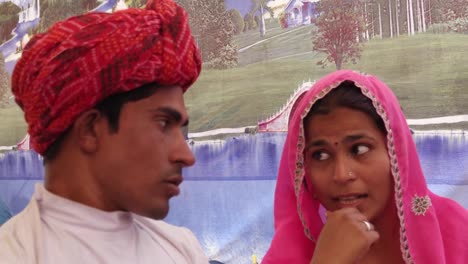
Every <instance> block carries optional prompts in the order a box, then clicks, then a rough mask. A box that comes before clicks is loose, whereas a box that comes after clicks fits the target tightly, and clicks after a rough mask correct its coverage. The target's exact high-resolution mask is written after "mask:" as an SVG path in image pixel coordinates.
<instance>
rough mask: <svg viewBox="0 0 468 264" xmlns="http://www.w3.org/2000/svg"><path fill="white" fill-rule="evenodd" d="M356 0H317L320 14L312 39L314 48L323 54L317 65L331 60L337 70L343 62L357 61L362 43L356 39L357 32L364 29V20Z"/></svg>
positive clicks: (323, 64)
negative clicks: (316, 29)
mask: <svg viewBox="0 0 468 264" xmlns="http://www.w3.org/2000/svg"><path fill="white" fill-rule="evenodd" d="M358 4H359V2H358V1H356V0H322V1H320V2H319V3H318V5H317V12H318V13H319V14H320V15H319V16H318V18H317V21H316V25H317V28H318V33H317V36H316V37H315V39H314V40H313V44H314V47H313V50H314V51H317V52H321V53H325V54H326V58H325V59H323V60H321V61H319V62H317V64H318V65H322V66H325V65H326V64H327V63H328V62H333V63H335V66H336V69H337V70H339V69H341V67H342V65H343V63H346V62H348V61H351V62H353V63H356V61H357V60H358V59H359V57H360V56H361V52H362V44H361V43H360V42H359V41H357V40H356V35H358V34H359V33H361V32H363V29H364V22H363V19H362V16H361V15H360V14H359V7H358V6H357V5H358Z"/></svg>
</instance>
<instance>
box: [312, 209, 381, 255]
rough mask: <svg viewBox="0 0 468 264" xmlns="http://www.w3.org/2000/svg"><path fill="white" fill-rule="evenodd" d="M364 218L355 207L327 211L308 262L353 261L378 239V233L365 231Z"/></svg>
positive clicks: (366, 228)
mask: <svg viewBox="0 0 468 264" xmlns="http://www.w3.org/2000/svg"><path fill="white" fill-rule="evenodd" d="M364 221H367V219H366V217H365V216H364V215H363V214H361V213H360V212H359V210H358V209H356V208H343V209H340V210H336V211H334V212H327V222H326V224H325V226H324V227H323V229H322V232H321V233H320V236H319V238H318V241H317V245H316V247H315V251H314V256H313V257H312V260H311V262H310V263H311V264H323V263H337V264H348V263H349V264H355V263H357V262H358V261H359V260H360V259H361V258H362V257H364V256H365V255H366V253H367V252H368V251H369V249H370V247H371V245H372V244H373V243H374V242H375V241H377V239H379V233H377V232H376V231H375V230H373V227H372V230H368V227H367V226H366V224H365V223H364Z"/></svg>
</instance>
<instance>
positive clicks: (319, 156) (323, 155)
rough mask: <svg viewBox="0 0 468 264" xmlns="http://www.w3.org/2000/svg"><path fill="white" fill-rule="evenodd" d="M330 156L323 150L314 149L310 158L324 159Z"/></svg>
mask: <svg viewBox="0 0 468 264" xmlns="http://www.w3.org/2000/svg"><path fill="white" fill-rule="evenodd" d="M329 157H330V155H329V154H328V153H326V152H323V151H316V152H314V153H312V158H313V159H315V160H326V159H328V158H329Z"/></svg>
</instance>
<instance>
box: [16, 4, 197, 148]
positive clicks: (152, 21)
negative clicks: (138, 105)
mask: <svg viewBox="0 0 468 264" xmlns="http://www.w3.org/2000/svg"><path fill="white" fill-rule="evenodd" d="M200 70H201V58H200V53H199V50H198V48H197V46H196V44H195V41H194V39H193V37H192V34H191V31H190V28H189V26H188V17H187V14H186V12H185V11H184V10H183V9H182V8H181V7H180V6H178V5H177V4H175V3H174V2H173V1H172V0H149V1H148V3H147V5H146V8H145V9H127V10H122V11H118V12H115V13H112V14H107V13H88V14H85V15H81V16H76V17H72V18H69V19H67V20H65V21H62V22H58V23H56V24H54V25H53V26H52V27H51V28H50V29H49V30H48V31H47V32H46V33H44V34H38V35H35V36H34V37H33V38H32V39H31V40H30V41H29V43H28V45H27V46H26V48H25V49H24V52H23V54H22V57H21V59H20V60H19V61H18V63H17V65H16V67H15V70H14V72H13V77H12V91H13V94H14V95H15V99H16V102H17V103H18V105H19V106H20V107H21V108H22V109H23V111H24V115H25V119H26V122H27V123H28V133H29V134H30V137H31V146H32V148H33V149H34V150H36V151H37V152H38V153H40V154H44V153H45V151H46V150H47V148H48V147H49V146H50V144H52V143H53V142H54V141H55V140H56V139H57V138H58V137H59V136H60V135H61V134H62V133H63V132H64V131H66V130H67V128H68V127H70V126H71V125H72V124H73V122H74V121H75V119H76V118H77V117H78V116H79V115H80V114H81V113H83V112H84V111H87V110H89V109H91V108H93V107H94V106H95V105H96V104H97V103H99V102H100V101H101V100H103V99H104V98H106V97H108V96H109V95H112V94H115V93H120V92H126V91H130V90H133V89H136V88H138V87H140V86H142V85H144V84H147V83H152V82H156V83H158V84H160V85H178V86H181V87H182V88H183V90H184V91H186V90H187V89H188V87H189V86H190V85H191V84H192V83H193V82H194V81H195V80H196V79H197V77H198V75H199V73H200Z"/></svg>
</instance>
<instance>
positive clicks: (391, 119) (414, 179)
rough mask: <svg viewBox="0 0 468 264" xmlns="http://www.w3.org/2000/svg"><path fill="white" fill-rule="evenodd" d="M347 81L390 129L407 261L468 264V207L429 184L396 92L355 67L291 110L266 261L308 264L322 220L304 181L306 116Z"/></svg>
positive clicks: (331, 78)
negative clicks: (351, 83) (364, 97)
mask: <svg viewBox="0 0 468 264" xmlns="http://www.w3.org/2000/svg"><path fill="white" fill-rule="evenodd" d="M346 80H349V81H353V82H354V83H355V84H356V86H358V87H359V88H360V89H361V91H362V93H363V94H364V95H366V96H367V97H369V98H370V99H371V100H372V102H373V104H374V106H375V108H376V110H377V113H378V114H379V115H380V116H381V117H382V119H383V121H384V123H385V126H386V129H387V141H388V143H387V148H388V155H389V157H390V163H391V169H392V175H393V179H394V182H395V195H394V197H395V200H396V205H397V211H398V217H399V220H400V244H401V252H402V256H403V259H404V260H405V262H406V263H423V264H425V263H438V264H442V263H449V264H455V263H468V211H467V210H466V209H464V208H463V207H462V206H460V205H458V204H457V203H456V202H454V201H452V200H450V199H446V198H443V197H440V196H437V195H435V194H433V193H432V192H431V191H430V190H429V189H428V188H427V184H426V180H425V178H424V175H423V172H422V169H421V166H420V162H419V158H418V154H417V151H416V146H415V144H414V142H413V138H412V135H411V131H410V129H409V127H408V125H407V123H406V118H405V116H404V114H403V112H402V111H401V108H400V105H399V103H398V101H397V99H396V97H395V95H394V94H393V92H392V91H391V90H390V89H389V88H388V87H387V85H385V84H384V83H383V82H382V81H380V80H379V79H377V78H376V77H374V76H371V75H366V74H361V73H357V72H354V71H350V70H342V71H337V72H334V73H332V74H329V75H327V76H326V77H324V78H322V79H320V80H319V81H317V82H316V83H315V84H314V85H313V86H312V88H311V89H310V90H309V91H307V93H306V94H305V95H304V96H303V98H302V99H301V101H300V102H298V106H297V108H296V109H295V112H294V113H292V118H291V122H290V124H289V130H288V135H287V139H286V142H285V145H284V150H283V155H282V158H281V162H280V167H279V172H278V179H277V184H276V190H275V202H274V217H275V234H274V237H273V241H272V243H271V245H270V248H269V250H268V252H267V254H266V255H265V257H264V259H263V261H262V263H264V264H285V263H293V264H308V263H309V262H310V260H311V258H312V256H313V251H314V247H315V241H316V238H317V237H318V236H319V234H320V231H321V229H322V227H323V223H322V220H321V217H320V214H319V206H320V205H319V203H318V201H316V200H314V199H312V196H313V194H312V193H311V191H310V190H306V189H305V188H304V184H303V181H304V169H303V168H304V165H303V156H302V152H303V149H304V141H305V139H304V130H303V124H302V123H303V121H302V119H303V118H304V117H305V116H306V115H307V113H308V112H309V110H310V109H311V107H312V105H313V104H314V103H315V102H316V101H317V100H319V99H320V98H323V97H324V96H325V95H326V94H327V93H328V92H329V91H330V90H332V89H333V88H336V87H337V86H338V85H339V84H340V83H342V82H343V81H346Z"/></svg>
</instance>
